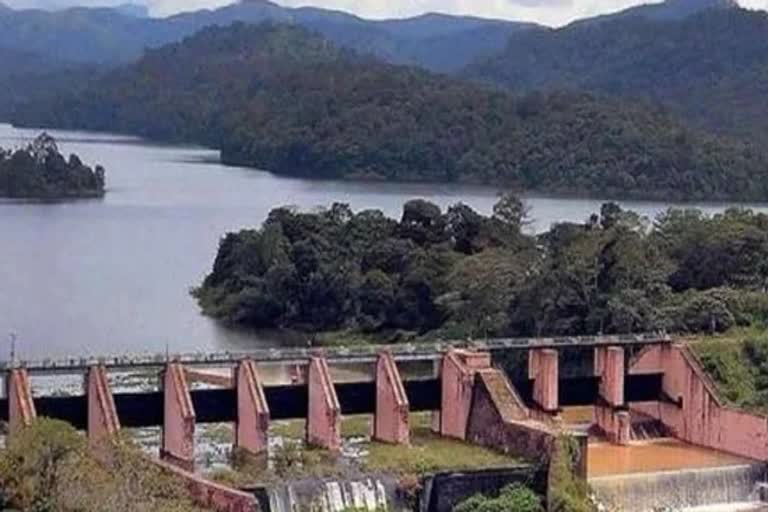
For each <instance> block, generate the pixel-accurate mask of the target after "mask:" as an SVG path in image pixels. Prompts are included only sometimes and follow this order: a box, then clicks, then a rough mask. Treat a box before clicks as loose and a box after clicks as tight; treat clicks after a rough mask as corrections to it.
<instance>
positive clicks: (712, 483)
mask: <svg viewBox="0 0 768 512" xmlns="http://www.w3.org/2000/svg"><path fill="white" fill-rule="evenodd" d="M588 475H589V484H590V486H591V487H592V489H593V491H594V492H595V495H596V496H597V498H598V500H599V501H600V502H601V503H603V504H604V505H605V506H606V507H607V508H608V509H609V510H616V511H619V510H620V511H622V512H646V511H653V510H686V509H688V508H693V507H700V506H705V505H707V506H711V505H713V504H718V505H720V506H725V505H728V504H731V505H736V504H745V503H755V502H757V501H759V498H760V496H759V493H758V486H759V485H760V484H761V483H762V482H765V477H766V465H765V464H764V463H763V462H760V461H756V460H751V459H747V458H743V457H738V456H734V455H730V454H727V453H724V452H721V451H717V450H712V449H709V448H702V447H699V446H693V445H690V444H687V443H685V442H683V441H679V440H677V439H669V438H662V439H656V440H650V441H634V442H633V443H632V444H630V445H628V446H617V445H612V444H608V443H604V442H592V443H590V445H589V454H588Z"/></svg>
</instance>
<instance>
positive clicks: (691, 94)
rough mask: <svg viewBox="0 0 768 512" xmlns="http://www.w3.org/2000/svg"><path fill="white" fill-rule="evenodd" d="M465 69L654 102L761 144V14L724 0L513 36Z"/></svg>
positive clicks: (766, 100) (767, 109) (764, 127)
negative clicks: (681, 11)
mask: <svg viewBox="0 0 768 512" xmlns="http://www.w3.org/2000/svg"><path fill="white" fill-rule="evenodd" d="M466 76H470V77H474V78H477V79H479V80H482V81H489V82H493V83H496V84H501V85H504V86H508V87H510V88H511V89H513V90H515V91H521V90H532V89H540V88H545V89H546V88H554V89H556V88H559V87H562V86H567V87H569V88H573V89H579V90H586V91H592V92H597V93H603V94H604V93H608V94H614V95H622V96H629V97H642V98H646V99H650V100H652V101H658V102H661V103H663V104H664V105H665V106H668V107H671V108H673V109H674V110H676V111H677V112H678V113H680V114H682V115H683V116H684V118H685V119H686V120H689V121H692V122H693V123H695V124H696V125H698V126H699V127H702V128H705V129H707V130H711V131H714V132H716V133H721V134H728V135H734V136H738V137H744V138H750V139H752V140H756V141H757V142H758V143H760V144H763V145H764V144H766V143H768V13H766V12H764V11H749V10H745V9H740V8H736V7H733V6H730V7H729V4H727V3H726V4H724V5H722V6H719V7H714V8H711V9H706V10H704V11H701V12H699V13H698V14H695V15H692V16H688V17H684V18H682V19H677V20H656V19H651V18H648V17H647V16H631V15H627V16H616V17H612V18H609V19H607V20H604V21H603V22H601V23H594V22H593V23H585V22H577V23H574V24H573V25H571V26H568V27H565V28H562V29H559V30H537V31H531V32H528V33H524V34H523V33H521V34H517V35H513V36H512V38H511V40H510V43H509V45H508V46H507V48H506V50H504V51H503V52H502V53H500V54H499V55H497V56H495V57H492V58H489V59H485V60H482V61H480V62H479V63H477V64H475V65H473V66H471V67H470V68H469V69H468V70H467V71H466Z"/></svg>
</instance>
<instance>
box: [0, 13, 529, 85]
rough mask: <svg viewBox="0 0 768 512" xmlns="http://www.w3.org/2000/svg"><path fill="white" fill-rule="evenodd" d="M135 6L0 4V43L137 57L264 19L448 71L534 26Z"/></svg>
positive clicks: (94, 59)
mask: <svg viewBox="0 0 768 512" xmlns="http://www.w3.org/2000/svg"><path fill="white" fill-rule="evenodd" d="M140 14H142V13H141V12H133V9H131V7H130V6H118V7H116V8H111V9H110V8H83V7H78V8H71V9H64V10H60V11H45V10H40V9H23V10H13V9H9V8H5V9H3V8H2V7H0V48H9V49H21V50H24V51H27V52H33V53H37V54H39V55H40V56H42V57H48V58H54V59H56V60H57V61H59V62H62V63H64V62H66V63H68V64H73V63H80V64H82V63H87V64H96V63H98V64H104V65H116V64H120V63H127V62H131V61H134V60H137V59H138V58H139V57H141V55H142V53H143V51H144V49H145V48H157V47H159V46H162V45H164V44H168V43H172V42H178V41H180V40H181V39H182V38H184V37H186V36H189V35H192V34H194V33H195V32H197V31H199V30H201V29H203V28H205V27H209V26H214V25H218V26H226V25H230V24H232V23H234V22H237V21H241V22H245V23H262V22H265V21H271V22H280V23H292V24H297V25H299V26H303V27H305V28H309V29H311V30H315V31H317V32H319V33H321V34H323V36H325V37H327V38H328V39H330V40H331V41H333V42H334V43H336V44H338V45H340V46H344V47H347V48H350V49H354V50H356V51H358V52H361V53H369V54H372V55H376V56H377V57H379V58H382V59H384V60H387V61H389V62H393V63H399V64H413V65H419V66H423V67H425V68H428V69H432V70H436V71H446V72H449V71H457V70H459V69H461V68H463V67H464V66H466V65H467V64H469V63H470V62H471V61H472V60H474V59H476V58H478V57H480V56H481V55H489V54H492V53H495V52H496V51H499V50H500V49H502V48H503V47H504V45H505V43H506V41H507V38H508V37H509V36H510V35H511V34H513V33H514V32H517V31H519V30H523V29H526V28H529V27H533V26H535V25H534V24H531V23H520V22H514V21H507V20H489V19H481V18H472V17H464V16H448V15H443V14H425V15H422V16H417V17H414V18H407V19H396V20H367V19H363V18H359V17H357V16H354V15H351V14H348V13H345V12H341V11H333V10H328V9H319V8H312V7H301V8H290V7H283V6H280V5H278V4H276V3H272V2H269V1H267V0H240V1H238V2H235V3H232V4H230V5H225V6H223V7H220V8H217V9H201V10H196V11H189V12H184V13H181V14H177V15H174V16H169V17H167V18H148V17H145V16H141V15H140ZM41 34H45V37H41V36H40V35H41Z"/></svg>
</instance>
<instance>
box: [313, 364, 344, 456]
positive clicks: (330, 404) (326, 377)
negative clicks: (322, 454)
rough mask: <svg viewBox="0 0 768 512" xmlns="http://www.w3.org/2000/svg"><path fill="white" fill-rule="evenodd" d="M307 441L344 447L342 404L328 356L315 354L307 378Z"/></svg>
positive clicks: (328, 447) (322, 446) (326, 446)
mask: <svg viewBox="0 0 768 512" xmlns="http://www.w3.org/2000/svg"><path fill="white" fill-rule="evenodd" d="M307 383H308V393H307V394H308V399H309V404H308V406H307V444H310V445H313V446H317V447H320V448H325V449H327V450H332V451H340V450H341V406H340V405H339V398H338V396H336V389H335V388H334V387H333V381H332V380H331V372H330V371H329V370H328V363H327V362H326V360H325V358H324V357H312V359H310V362H309V371H308V377H307Z"/></svg>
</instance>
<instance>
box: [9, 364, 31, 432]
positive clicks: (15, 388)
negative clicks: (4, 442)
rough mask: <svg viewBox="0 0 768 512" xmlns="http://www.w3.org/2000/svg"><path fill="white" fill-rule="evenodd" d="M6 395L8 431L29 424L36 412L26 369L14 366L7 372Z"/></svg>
mask: <svg viewBox="0 0 768 512" xmlns="http://www.w3.org/2000/svg"><path fill="white" fill-rule="evenodd" d="M6 396H8V427H9V429H10V431H11V432H14V431H16V430H18V429H20V428H23V427H28V426H29V425H31V424H32V421H34V419H35V418H36V417H37V412H36V410H35V401H34V400H33V398H32V386H31V385H30V382H29V374H28V373H27V370H25V369H24V368H14V369H12V370H10V371H9V372H8V380H7V390H6Z"/></svg>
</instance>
